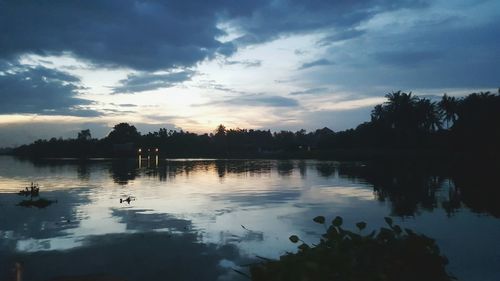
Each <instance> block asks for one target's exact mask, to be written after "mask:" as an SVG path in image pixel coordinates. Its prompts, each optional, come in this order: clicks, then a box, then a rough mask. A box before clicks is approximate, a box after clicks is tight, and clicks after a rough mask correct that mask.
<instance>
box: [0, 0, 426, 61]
mask: <svg viewBox="0 0 500 281" xmlns="http://www.w3.org/2000/svg"><path fill="white" fill-rule="evenodd" d="M422 6H425V3H424V1H422V0H406V1H395V0H384V1H380V0H364V1H319V0H316V1H305V2H304V1H298V0H288V1H278V2H276V1H273V2H270V1H263V0H258V1H244V2H242V1H224V0H216V1H204V0H198V1H181V0H171V1H159V0H150V1H146V0H140V1H136V0H109V1H98V0H94V1H76V2H74V1H73V2H67V1H48V0H45V1H32V2H31V3H27V2H26V1H9V0H3V1H0V34H2V35H1V36H0V46H2V48H0V58H2V57H3V58H8V59H11V58H16V57H18V56H19V55H22V54H27V53H33V54H39V55H42V56H44V55H59V54H62V53H64V52H67V53H69V54H72V55H74V56H77V57H79V58H83V59H86V60H88V61H90V62H92V63H93V64H97V65H104V66H110V67H113V66H125V67H130V68H133V69H137V70H160V69H171V68H175V67H189V66H193V65H195V64H196V63H198V62H200V61H202V60H204V59H207V58H212V57H214V56H216V55H218V54H220V55H222V56H229V55H231V54H233V53H234V52H235V51H236V50H237V45H238V44H252V43H258V42H264V41H268V40H272V39H274V38H278V37H279V36H282V35H286V34H293V33H304V32H308V31H312V30H317V29H326V28H332V27H336V28H352V27H353V26H355V25H357V24H359V23H360V22H361V21H363V20H367V19H369V18H371V17H372V16H373V15H375V14H377V13H380V12H384V11H388V10H395V9H400V8H411V7H422ZM220 23H228V24H230V25H232V26H234V27H236V28H237V29H238V30H241V31H242V33H243V34H244V35H243V36H241V37H240V38H238V39H236V40H234V41H232V42H221V41H219V40H217V38H220V36H223V35H225V32H224V30H222V29H221V28H220V27H219V26H220V25H219V24H220Z"/></svg>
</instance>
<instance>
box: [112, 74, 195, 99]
mask: <svg viewBox="0 0 500 281" xmlns="http://www.w3.org/2000/svg"><path fill="white" fill-rule="evenodd" d="M194 73H195V72H194V71H192V70H183V71H178V72H169V73H164V74H153V73H140V74H132V75H129V76H128V77H127V78H126V79H123V80H121V81H120V85H119V86H116V87H114V88H113V93H114V94H126V93H137V92H144V91H151V90H156V89H159V88H169V87H173V86H175V85H177V84H180V83H182V82H184V81H187V80H190V79H191V77H192V76H193V75H194Z"/></svg>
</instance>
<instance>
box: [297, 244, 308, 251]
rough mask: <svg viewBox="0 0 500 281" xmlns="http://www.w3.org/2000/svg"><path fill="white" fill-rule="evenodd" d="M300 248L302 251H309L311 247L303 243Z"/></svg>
mask: <svg viewBox="0 0 500 281" xmlns="http://www.w3.org/2000/svg"><path fill="white" fill-rule="evenodd" d="M298 248H299V249H300V250H302V251H305V250H307V249H309V248H310V247H309V245H307V244H306V243H302V245H300V246H299V247H298Z"/></svg>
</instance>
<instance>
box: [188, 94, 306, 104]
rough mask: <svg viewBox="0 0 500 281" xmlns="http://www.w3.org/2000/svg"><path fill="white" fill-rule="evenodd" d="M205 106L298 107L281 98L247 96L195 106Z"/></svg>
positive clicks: (257, 95) (292, 101) (259, 95)
mask: <svg viewBox="0 0 500 281" xmlns="http://www.w3.org/2000/svg"><path fill="white" fill-rule="evenodd" d="M207 105H238V106H269V107H296V106H299V103H298V102H297V100H295V99H291V98H286V97H281V96H268V95H263V94H247V95H243V96H240V97H234V98H230V99H226V100H222V101H213V102H209V103H204V104H197V105H195V106H207Z"/></svg>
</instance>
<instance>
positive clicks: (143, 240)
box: [0, 156, 500, 281]
mask: <svg viewBox="0 0 500 281" xmlns="http://www.w3.org/2000/svg"><path fill="white" fill-rule="evenodd" d="M479 164H480V163H467V164H466V165H464V164H460V165H455V166H453V167H439V165H435V166H438V167H434V166H433V167H429V166H428V165H427V166H426V165H419V164H418V163H411V162H410V163H387V162H385V163H384V162H379V163H375V162H370V163H363V162H335V161H315V160H208V159H184V160H180V159H176V160H167V159H158V158H150V159H148V158H143V159H116V160H109V159H93V160H89V161H78V160H71V159H52V160H37V161H28V160H19V159H16V158H13V157H10V156H0V239H1V241H0V280H9V279H8V278H11V276H13V268H14V266H15V264H16V263H19V264H20V265H21V267H22V272H23V275H24V280H51V279H52V278H57V277H60V276H74V275H78V276H81V275H92V276H117V277H121V278H125V279H126V280H238V279H241V280H246V279H245V277H244V276H242V275H241V274H239V273H238V272H236V271H235V270H233V269H236V270H238V271H241V272H247V267H246V266H245V265H247V264H249V263H252V262H255V261H256V260H259V259H260V258H259V257H265V258H278V257H279V256H280V255H282V254H284V253H286V252H287V251H295V249H296V245H295V244H292V243H291V242H290V241H289V239H288V237H289V236H290V235H292V234H297V235H299V236H300V237H301V238H302V239H303V240H304V241H307V242H312V243H314V242H317V241H318V240H319V237H320V235H321V234H322V233H323V232H324V229H323V228H322V226H321V225H318V224H316V223H314V222H313V221H312V218H314V217H315V216H318V215H324V216H326V217H327V218H328V220H331V219H332V218H334V217H335V216H341V217H343V218H344V222H345V224H346V226H347V227H350V228H352V229H354V225H355V223H356V222H359V221H366V222H367V223H368V229H366V230H364V231H370V229H373V228H378V227H380V226H383V225H384V217H386V216H390V217H392V218H393V219H394V220H395V222H397V223H399V224H401V225H402V226H404V227H408V228H411V229H413V230H416V231H417V232H420V233H423V234H425V235H427V236H429V237H431V238H433V239H436V241H437V243H438V245H439V247H440V249H441V252H442V253H443V254H444V255H445V256H447V257H448V259H449V265H448V266H447V270H448V271H449V272H451V273H452V274H454V275H455V276H456V277H458V279H459V280H470V281H473V280H500V267H499V266H500V243H499V241H498V240H499V237H500V220H499V218H500V206H499V205H500V204H499V203H500V202H499V198H500V196H499V186H498V182H499V178H498V175H497V174H495V170H494V169H493V170H489V169H483V168H481V169H479V168H478V166H479ZM457 166H458V167H457ZM423 167H425V168H423ZM31 182H34V183H38V184H39V185H40V187H41V189H40V197H42V198H45V199H47V200H50V201H51V202H52V204H50V205H48V206H46V207H45V208H37V207H23V206H18V204H19V203H20V202H21V201H23V200H27V198H26V197H23V196H20V195H18V194H17V192H18V191H19V190H21V189H23V188H24V187H25V186H27V185H29V184H30V183H31ZM128 198H130V201H123V200H126V199H128ZM120 199H121V201H122V202H120Z"/></svg>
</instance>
